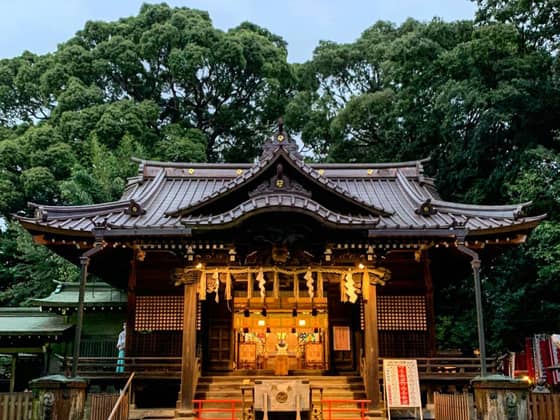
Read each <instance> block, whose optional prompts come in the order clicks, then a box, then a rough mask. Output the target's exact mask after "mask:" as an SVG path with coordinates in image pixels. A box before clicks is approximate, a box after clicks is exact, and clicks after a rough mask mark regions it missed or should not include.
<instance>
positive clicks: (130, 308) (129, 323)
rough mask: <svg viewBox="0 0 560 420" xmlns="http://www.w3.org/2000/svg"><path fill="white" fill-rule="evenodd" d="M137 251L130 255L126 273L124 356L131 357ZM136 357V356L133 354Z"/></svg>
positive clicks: (133, 347) (133, 341)
mask: <svg viewBox="0 0 560 420" xmlns="http://www.w3.org/2000/svg"><path fill="white" fill-rule="evenodd" d="M137 252H138V250H134V252H133V253H132V260H131V261H130V271H129V273H128V287H127V300H128V305H127V316H126V340H125V354H126V355H132V353H133V351H132V349H134V350H136V342H135V339H136V337H135V334H134V331H135V325H134V324H135V314H136V272H137V270H136V265H137V263H136V255H137ZM135 355H136V354H135Z"/></svg>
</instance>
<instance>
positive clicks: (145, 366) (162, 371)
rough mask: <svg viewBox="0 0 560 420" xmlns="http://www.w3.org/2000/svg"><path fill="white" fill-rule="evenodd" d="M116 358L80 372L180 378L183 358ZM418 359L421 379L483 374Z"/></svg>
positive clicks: (465, 360)
mask: <svg viewBox="0 0 560 420" xmlns="http://www.w3.org/2000/svg"><path fill="white" fill-rule="evenodd" d="M56 357H57V358H58V360H59V362H60V363H61V368H62V371H63V372H66V371H68V370H69V368H70V366H71V365H72V358H71V357H67V358H66V359H65V358H64V357H62V356H60V355H56ZM117 360H118V358H117V357H80V360H79V361H78V373H79V375H80V376H83V377H86V378H96V377H121V378H125V377H126V375H127V374H129V373H130V372H133V371H134V372H136V376H137V377H143V378H146V377H147V378H157V377H165V378H174V379H179V378H180V373H181V358H180V357H125V359H124V360H125V365H124V373H117V372H116V371H115V370H116V367H117ZM415 360H416V361H417V365H418V374H419V376H420V380H468V379H472V378H474V377H475V376H477V375H479V373H480V360H479V359H478V358H476V357H419V358H416V359H415ZM487 366H488V371H489V373H492V372H495V371H496V363H495V360H494V359H492V358H488V359H487ZM363 368H364V365H363V364H361V366H360V370H363ZM199 369H200V361H199V360H197V372H196V373H195V375H197V376H198V375H200V371H199ZM362 373H363V372H362ZM379 378H380V380H382V378H383V358H380V359H379ZM195 379H197V378H196V376H195Z"/></svg>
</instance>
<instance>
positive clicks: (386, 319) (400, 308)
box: [377, 296, 428, 331]
mask: <svg viewBox="0 0 560 420" xmlns="http://www.w3.org/2000/svg"><path fill="white" fill-rule="evenodd" d="M377 327H378V329H379V330H385V331H391V330H392V331H426V330H427V329H428V326H427V322H426V299H425V298H424V296H378V297H377Z"/></svg>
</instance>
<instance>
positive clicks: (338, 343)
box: [333, 326, 351, 351]
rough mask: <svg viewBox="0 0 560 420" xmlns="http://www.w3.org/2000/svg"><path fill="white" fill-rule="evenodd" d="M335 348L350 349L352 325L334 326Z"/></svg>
mask: <svg viewBox="0 0 560 420" xmlns="http://www.w3.org/2000/svg"><path fill="white" fill-rule="evenodd" d="M333 350H334V351H350V350H351V348H350V327H348V326H339V327H333Z"/></svg>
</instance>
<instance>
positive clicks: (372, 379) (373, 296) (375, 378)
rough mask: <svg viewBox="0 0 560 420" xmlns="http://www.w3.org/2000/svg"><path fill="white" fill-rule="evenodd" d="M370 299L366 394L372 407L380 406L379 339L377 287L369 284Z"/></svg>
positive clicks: (366, 312) (366, 306)
mask: <svg viewBox="0 0 560 420" xmlns="http://www.w3.org/2000/svg"><path fill="white" fill-rule="evenodd" d="M368 287H369V299H368V301H367V302H364V317H365V340H364V341H365V349H364V356H365V372H364V373H365V375H366V380H365V384H366V394H367V397H368V399H369V400H371V405H370V408H371V409H375V408H379V404H380V398H379V339H378V335H377V287H376V285H375V284H369V285H368Z"/></svg>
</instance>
